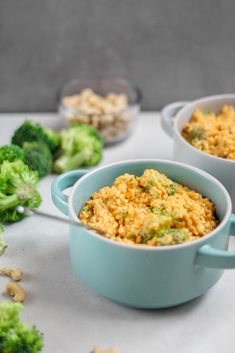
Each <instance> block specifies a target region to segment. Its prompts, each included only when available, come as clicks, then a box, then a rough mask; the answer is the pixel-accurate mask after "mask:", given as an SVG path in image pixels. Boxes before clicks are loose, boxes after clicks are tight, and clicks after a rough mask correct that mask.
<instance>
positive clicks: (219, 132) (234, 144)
mask: <svg viewBox="0 0 235 353" xmlns="http://www.w3.org/2000/svg"><path fill="white" fill-rule="evenodd" d="M182 136H183V137H184V138H185V139H186V140H187V141H188V142H189V143H191V145H193V146H194V147H196V148H197V149H199V150H201V151H203V152H206V153H209V154H212V155H213V156H216V157H221V158H226V159H233V160H235V109H234V107H233V106H229V105H224V106H223V107H222V109H221V110H220V112H219V113H218V114H215V113H211V112H208V113H207V112H203V111H202V110H200V109H196V110H195V111H194V113H193V115H192V118H191V120H190V121H189V122H188V123H187V124H185V125H184V127H183V130H182Z"/></svg>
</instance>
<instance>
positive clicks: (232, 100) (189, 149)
mask: <svg viewBox="0 0 235 353" xmlns="http://www.w3.org/2000/svg"><path fill="white" fill-rule="evenodd" d="M225 104H227V105H232V106H235V94H223V95H218V96H210V97H206V98H202V99H198V100H195V101H193V102H176V103H172V104H169V105H167V106H166V107H164V108H163V110H162V112H161V122H162V126H163V129H164V130H165V132H166V133H167V134H168V135H169V136H171V137H172V138H173V144H174V146H173V159H174V160H176V161H179V162H183V163H187V164H191V165H193V166H195V167H198V168H200V169H202V170H205V171H206V172H208V173H209V174H211V175H213V176H214V177H215V178H217V179H218V180H219V181H220V182H221V183H222V184H223V185H224V186H225V187H226V189H227V190H228V192H229V194H230V197H231V199H232V202H233V212H235V160H231V159H224V158H220V157H216V156H213V155H211V154H207V153H205V152H202V151H200V150H198V149H197V148H195V147H193V146H192V145H191V144H190V143H189V142H187V141H186V140H185V139H184V137H183V136H182V135H181V131H182V128H183V125H184V124H185V123H187V122H188V121H189V120H190V118H191V116H192V114H193V112H194V110H195V108H200V109H201V110H202V111H213V112H218V111H219V110H220V108H221V107H222V106H223V105H225Z"/></svg>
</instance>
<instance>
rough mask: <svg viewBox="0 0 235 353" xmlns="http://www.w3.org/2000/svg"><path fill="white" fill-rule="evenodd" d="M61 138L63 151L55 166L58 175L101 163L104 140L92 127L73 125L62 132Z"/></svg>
mask: <svg viewBox="0 0 235 353" xmlns="http://www.w3.org/2000/svg"><path fill="white" fill-rule="evenodd" d="M60 136H61V150H60V152H59V157H58V158H57V159H56V160H55V162H54V166H53V169H54V171H55V172H56V173H63V172H66V171H68V170H71V169H76V168H78V167H85V166H93V165H95V164H97V163H99V162H100V160H101V158H102V149H103V140H102V138H101V137H100V135H99V134H98V132H97V131H96V130H95V129H93V128H92V127H90V126H88V125H85V124H76V125H72V126H70V127H68V128H66V129H64V130H62V131H61V132H60Z"/></svg>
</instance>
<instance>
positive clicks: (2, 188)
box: [0, 161, 41, 222]
mask: <svg viewBox="0 0 235 353" xmlns="http://www.w3.org/2000/svg"><path fill="white" fill-rule="evenodd" d="M37 183H38V173H37V172H34V171H32V170H30V169H29V167H28V166H27V165H26V164H24V162H23V161H16V162H8V161H5V162H3V163H2V165H1V166H0V221H2V222H14V221H18V220H20V219H21V218H23V217H24V214H19V213H18V212H17V209H16V208H17V206H20V205H21V206H25V207H27V208H29V209H33V208H37V207H39V205H40V203H41V197H40V194H39V193H38V191H37Z"/></svg>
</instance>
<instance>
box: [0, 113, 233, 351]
mask: <svg viewBox="0 0 235 353" xmlns="http://www.w3.org/2000/svg"><path fill="white" fill-rule="evenodd" d="M25 116H27V115H25V114H23V115H21V114H18V115H17V114H2V115H0V126H1V128H0V144H4V143H7V142H8V141H9V139H10V135H11V134H12V131H13V129H14V128H15V127H17V126H18V125H19V124H20V122H21V121H23V119H24V118H25ZM30 118H31V119H35V120H37V121H40V122H42V123H44V124H45V125H47V126H51V127H58V126H59V125H61V124H60V120H59V118H58V117H57V116H56V114H30ZM171 149H172V143H171V140H170V139H169V138H168V137H167V136H166V135H165V134H164V133H163V131H162V129H161V126H160V121H159V115H158V114H157V113H142V114H141V118H140V122H139V125H138V127H137V129H136V131H135V132H134V134H133V135H132V136H131V137H130V138H129V139H128V140H126V141H125V142H123V143H121V144H119V145H115V146H112V147H109V148H106V150H105V154H104V160H103V162H102V164H107V163H110V162H115V161H118V160H122V159H131V158H166V159H167V158H168V159H170V158H171V152H172V151H171ZM52 180H53V176H50V177H47V178H45V179H44V180H43V181H42V182H41V184H40V190H41V193H42V197H43V204H42V207H41V209H42V210H45V211H49V212H51V213H55V214H59V212H58V211H57V210H56V208H55V207H54V206H53V204H52V201H51V197H50V184H51V182H52ZM5 238H6V239H7V242H8V244H9V248H8V250H7V252H6V254H5V255H4V256H3V257H1V258H0V265H1V266H20V267H22V268H23V270H24V272H25V278H24V280H23V282H22V285H23V286H24V288H25V290H26V292H27V299H26V302H25V310H24V314H23V318H24V319H25V320H27V322H29V323H31V324H36V325H37V327H38V328H40V330H41V331H42V332H44V336H45V348H44V350H43V352H44V353H54V352H55V353H64V352H68V353H89V352H90V350H91V348H92V347H93V346H94V345H99V346H101V347H104V348H105V347H108V346H112V345H116V346H117V347H118V348H119V350H120V353H156V352H157V353H175V352H180V353H199V352H200V353H217V352H218V353H220V352H224V353H227V352H228V353H230V352H234V350H235V340H234V338H233V337H234V327H235V297H234V293H235V271H232V270H230V271H229V270H228V271H226V272H225V273H224V275H223V277H222V279H221V280H220V282H219V283H218V284H217V285H216V286H215V287H214V288H212V289H211V290H210V291H209V292H208V293H207V294H206V295H204V296H203V297H201V298H199V299H196V300H194V301H193V302H190V303H187V304H185V305H182V306H179V307H176V308H173V309H166V310H155V311H145V310H133V309H128V308H126V307H122V306H119V305H117V304H115V303H112V302H110V301H108V300H106V299H104V298H102V297H100V296H98V295H97V294H95V293H93V292H92V291H90V290H89V289H87V288H86V287H84V286H83V284H82V283H80V281H79V279H77V278H76V277H75V276H74V274H73V273H72V270H71V267H70V262H69V252H68V228H67V226H66V225H63V224H59V223H55V222H54V221H48V220H44V219H43V220H42V219H40V218H36V217H34V218H28V219H26V220H24V221H22V222H19V223H17V224H13V225H11V226H8V227H7V230H6V232H5ZM230 243H231V244H230V247H231V249H235V241H234V239H231V242H230ZM6 282H7V280H6V279H5V278H3V277H1V278H0V292H1V291H2V289H3V287H4V285H5V283H6ZM4 298H5V297H4V296H3V295H2V297H1V298H0V299H1V300H3V299H4Z"/></svg>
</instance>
